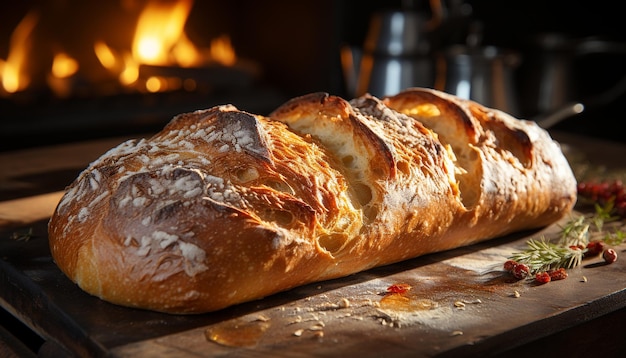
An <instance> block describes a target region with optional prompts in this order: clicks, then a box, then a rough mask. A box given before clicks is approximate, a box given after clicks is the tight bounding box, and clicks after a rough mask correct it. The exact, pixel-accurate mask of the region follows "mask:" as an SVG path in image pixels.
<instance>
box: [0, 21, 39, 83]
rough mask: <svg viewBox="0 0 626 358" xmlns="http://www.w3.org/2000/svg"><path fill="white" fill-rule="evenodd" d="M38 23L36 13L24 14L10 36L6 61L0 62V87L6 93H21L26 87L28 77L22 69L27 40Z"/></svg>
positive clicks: (24, 63) (25, 56)
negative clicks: (0, 81)
mask: <svg viewBox="0 0 626 358" xmlns="http://www.w3.org/2000/svg"><path fill="white" fill-rule="evenodd" d="M38 21H39V14H38V13H36V12H29V13H28V14H26V16H25V17H24V18H23V19H22V21H20V23H19V24H18V25H17V27H16V28H15V31H14V32H13V34H12V35H11V43H10V46H9V56H8V57H7V60H6V61H2V60H0V78H1V79H2V87H3V88H4V90H5V91H6V92H8V93H15V92H18V91H22V90H24V89H25V88H26V87H28V84H29V82H30V77H29V76H28V73H27V72H26V71H25V69H24V67H25V66H26V63H27V62H26V60H27V57H28V50H29V49H28V45H29V44H30V40H29V38H30V36H31V34H32V32H33V29H34V28H35V25H36V24H37V22H38Z"/></svg>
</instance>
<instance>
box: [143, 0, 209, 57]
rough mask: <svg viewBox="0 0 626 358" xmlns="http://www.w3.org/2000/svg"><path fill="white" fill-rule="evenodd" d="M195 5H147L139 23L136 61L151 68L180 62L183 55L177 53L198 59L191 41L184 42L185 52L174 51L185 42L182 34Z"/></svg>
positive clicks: (184, 0) (184, 2) (183, 2)
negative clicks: (180, 43)
mask: <svg viewBox="0 0 626 358" xmlns="http://www.w3.org/2000/svg"><path fill="white" fill-rule="evenodd" d="M192 5H193V1H192V0H180V1H177V2H174V3H172V2H151V3H148V4H147V5H146V7H145V8H144V10H143V11H142V13H141V15H140V16H139V20H138V21H137V29H136V32H135V38H134V40H133V47H132V54H133V58H135V59H136V60H137V61H138V62H139V63H144V64H148V65H170V64H172V62H179V61H178V60H179V59H180V58H181V55H178V56H177V52H183V54H182V56H189V55H191V56H192V58H193V57H195V55H196V54H197V51H196V49H195V47H194V46H193V45H192V44H191V42H190V41H188V40H187V41H183V42H185V44H184V49H183V50H182V51H173V49H174V48H175V47H176V45H177V44H178V42H179V41H180V40H186V36H184V32H183V31H184V27H185V22H186V21H187V17H188V16H189V11H190V10H191V6H192ZM172 57H173V60H172ZM183 61H185V62H189V60H183ZM192 62H194V61H192Z"/></svg>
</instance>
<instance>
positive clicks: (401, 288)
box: [387, 283, 412, 293]
mask: <svg viewBox="0 0 626 358" xmlns="http://www.w3.org/2000/svg"><path fill="white" fill-rule="evenodd" d="M411 288H412V287H411V285H409V284H407V283H394V284H393V285H391V286H389V287H387V292H388V293H406V292H407V291H409V290H410V289H411Z"/></svg>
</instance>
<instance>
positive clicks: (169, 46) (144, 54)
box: [0, 0, 238, 95]
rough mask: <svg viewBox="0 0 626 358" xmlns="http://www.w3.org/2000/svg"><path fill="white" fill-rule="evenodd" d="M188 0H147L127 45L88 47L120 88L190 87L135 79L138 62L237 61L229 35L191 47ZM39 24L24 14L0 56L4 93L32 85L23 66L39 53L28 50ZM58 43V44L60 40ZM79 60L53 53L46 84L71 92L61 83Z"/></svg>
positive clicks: (189, 64)
mask: <svg viewBox="0 0 626 358" xmlns="http://www.w3.org/2000/svg"><path fill="white" fill-rule="evenodd" d="M193 1H194V0H175V1H158V0H148V2H147V3H146V4H145V6H144V8H143V9H142V10H141V12H140V14H139V16H138V18H137V23H136V27H135V32H134V34H133V33H131V34H129V40H132V41H131V47H130V48H126V49H120V48H113V47H110V46H109V45H108V44H107V43H106V42H105V41H96V42H95V43H94V44H93V51H94V53H95V55H96V58H97V59H98V60H99V63H100V65H101V66H102V68H104V69H106V70H107V71H108V72H109V73H110V74H111V75H113V76H116V77H117V80H118V81H119V83H120V84H121V85H122V86H123V87H129V88H135V89H139V90H142V91H146V90H147V91H149V92H156V91H167V90H172V89H176V88H184V89H185V90H189V89H193V88H195V83H193V79H189V78H187V79H186V78H171V77H166V78H152V77H151V78H140V77H142V72H141V66H142V65H146V66H164V67H181V68H193V67H199V66H206V65H209V64H211V63H214V64H219V65H222V66H234V65H235V64H237V61H238V59H237V56H236V54H235V50H234V48H233V46H232V44H231V40H230V37H229V36H228V35H221V36H219V37H217V38H215V39H213V40H212V41H211V44H210V48H208V49H206V48H198V47H196V45H195V44H194V43H193V42H192V41H191V40H190V39H189V37H188V36H187V34H186V33H185V24H186V22H187V18H188V16H189V14H190V12H191V9H192V6H193ZM38 22H39V14H38V13H37V12H35V11H31V12H29V13H28V14H27V15H26V16H25V17H24V18H23V19H22V20H21V22H20V23H19V24H18V26H17V27H16V28H15V30H14V32H13V34H12V35H11V42H10V47H9V54H8V57H7V59H6V60H3V59H0V85H1V88H0V89H3V90H4V92H5V93H7V94H9V95H10V94H12V93H15V92H19V91H23V90H25V89H27V88H28V86H29V85H31V84H32V83H35V81H33V80H31V78H30V75H31V74H29V73H28V70H27V66H29V61H34V60H36V59H37V57H38V56H37V55H36V54H34V53H33V52H32V51H31V50H32V48H33V46H34V45H36V44H33V40H32V39H33V33H34V31H35V29H36V27H37V24H38ZM60 47H63V46H62V44H61V46H60ZM79 62H80V60H78V59H76V58H73V57H71V56H70V55H69V54H67V53H64V52H59V53H56V54H54V56H53V61H52V67H51V68H50V69H49V74H48V84H49V86H50V87H51V88H52V89H53V90H54V91H55V93H56V92H58V88H64V89H63V92H64V93H69V92H71V88H65V87H67V86H70V87H71V86H72V84H71V81H72V80H71V78H72V76H76V75H78V76H80V74H78V71H79V70H82V69H81V66H80V65H81V63H79ZM63 81H66V83H64V82H63ZM52 83H54V85H52ZM68 91H69V92H68Z"/></svg>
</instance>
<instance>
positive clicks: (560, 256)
mask: <svg viewBox="0 0 626 358" xmlns="http://www.w3.org/2000/svg"><path fill="white" fill-rule="evenodd" d="M526 244H527V245H528V249H526V250H523V251H521V252H517V253H514V254H513V255H512V256H511V257H510V259H511V260H515V261H517V262H519V263H524V264H526V265H527V266H528V268H529V269H530V272H531V273H533V274H534V273H537V272H541V271H548V270H554V269H558V268H566V269H569V268H574V267H576V266H578V265H580V263H581V262H582V259H583V250H579V249H572V248H570V247H568V246H562V245H559V244H554V243H551V242H549V241H547V240H546V238H545V237H542V238H541V239H539V240H535V239H530V240H528V242H527V243H526Z"/></svg>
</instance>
